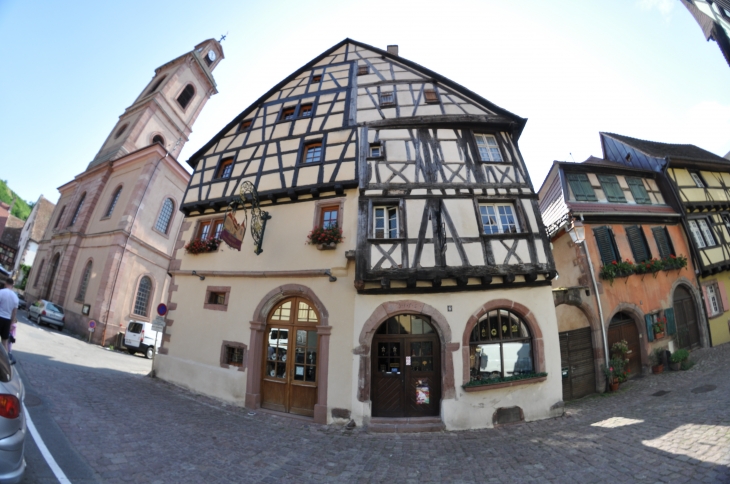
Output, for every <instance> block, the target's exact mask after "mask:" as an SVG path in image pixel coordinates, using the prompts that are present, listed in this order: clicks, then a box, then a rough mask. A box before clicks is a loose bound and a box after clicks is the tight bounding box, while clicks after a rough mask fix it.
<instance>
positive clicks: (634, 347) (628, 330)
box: [608, 313, 641, 378]
mask: <svg viewBox="0 0 730 484" xmlns="http://www.w3.org/2000/svg"><path fill="white" fill-rule="evenodd" d="M621 340H626V342H627V343H628V344H629V351H630V353H629V378H631V377H634V376H636V375H641V346H640V345H641V340H640V339H639V330H638V329H636V323H635V322H634V320H633V319H631V316H629V315H628V314H626V313H618V314H616V315H615V316H614V317H613V318H612V319H611V324H610V325H609V327H608V350H609V352H610V351H611V346H613V344H614V343H616V342H617V341H621Z"/></svg>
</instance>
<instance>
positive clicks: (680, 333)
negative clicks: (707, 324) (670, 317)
mask: <svg viewBox="0 0 730 484" xmlns="http://www.w3.org/2000/svg"><path fill="white" fill-rule="evenodd" d="M672 300H673V304H672V306H673V308H674V322H675V324H676V325H677V345H678V346H679V347H680V348H685V349H691V348H698V347H700V345H701V340H700V330H699V321H698V318H697V306H696V305H695V301H694V298H693V297H692V293H690V291H689V290H687V288H686V287H685V286H684V285H679V286H677V287H676V289H675V290H674V296H673V298H672Z"/></svg>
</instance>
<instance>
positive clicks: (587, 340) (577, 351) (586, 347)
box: [555, 304, 603, 402]
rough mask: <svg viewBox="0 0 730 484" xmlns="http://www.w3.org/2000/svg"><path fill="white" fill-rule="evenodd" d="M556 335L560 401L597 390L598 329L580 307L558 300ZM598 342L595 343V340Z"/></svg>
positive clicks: (600, 357) (580, 396)
mask: <svg viewBox="0 0 730 484" xmlns="http://www.w3.org/2000/svg"><path fill="white" fill-rule="evenodd" d="M555 312H556V315H557V317H558V331H559V333H558V336H559V339H560V367H561V373H562V381H563V401H566V402H567V401H570V400H576V399H578V398H582V397H584V396H586V395H590V394H592V393H596V392H597V391H600V388H599V387H598V384H599V381H600V380H599V378H598V377H599V371H600V367H601V363H603V360H602V358H603V351H602V350H601V351H596V350H595V348H596V347H597V348H602V347H603V339H602V338H603V337H602V334H601V329H600V327H599V328H594V327H593V321H592V318H589V317H588V314H590V313H588V312H587V311H586V309H585V308H584V307H582V306H581V305H576V304H560V305H558V306H556V307H555ZM596 339H597V340H598V344H597V345H596V344H595V340H596Z"/></svg>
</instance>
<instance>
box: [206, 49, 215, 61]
mask: <svg viewBox="0 0 730 484" xmlns="http://www.w3.org/2000/svg"><path fill="white" fill-rule="evenodd" d="M208 59H210V61H211V62H213V61H214V60H215V52H213V51H212V50H209V51H208Z"/></svg>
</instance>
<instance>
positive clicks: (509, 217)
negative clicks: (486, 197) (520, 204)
mask: <svg viewBox="0 0 730 484" xmlns="http://www.w3.org/2000/svg"><path fill="white" fill-rule="evenodd" d="M479 214H480V216H481V219H482V230H483V231H484V233H485V234H516V233H519V232H521V230H520V224H519V222H518V221H517V217H516V213H515V206H514V205H513V204H511V203H490V204H486V203H480V204H479Z"/></svg>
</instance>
